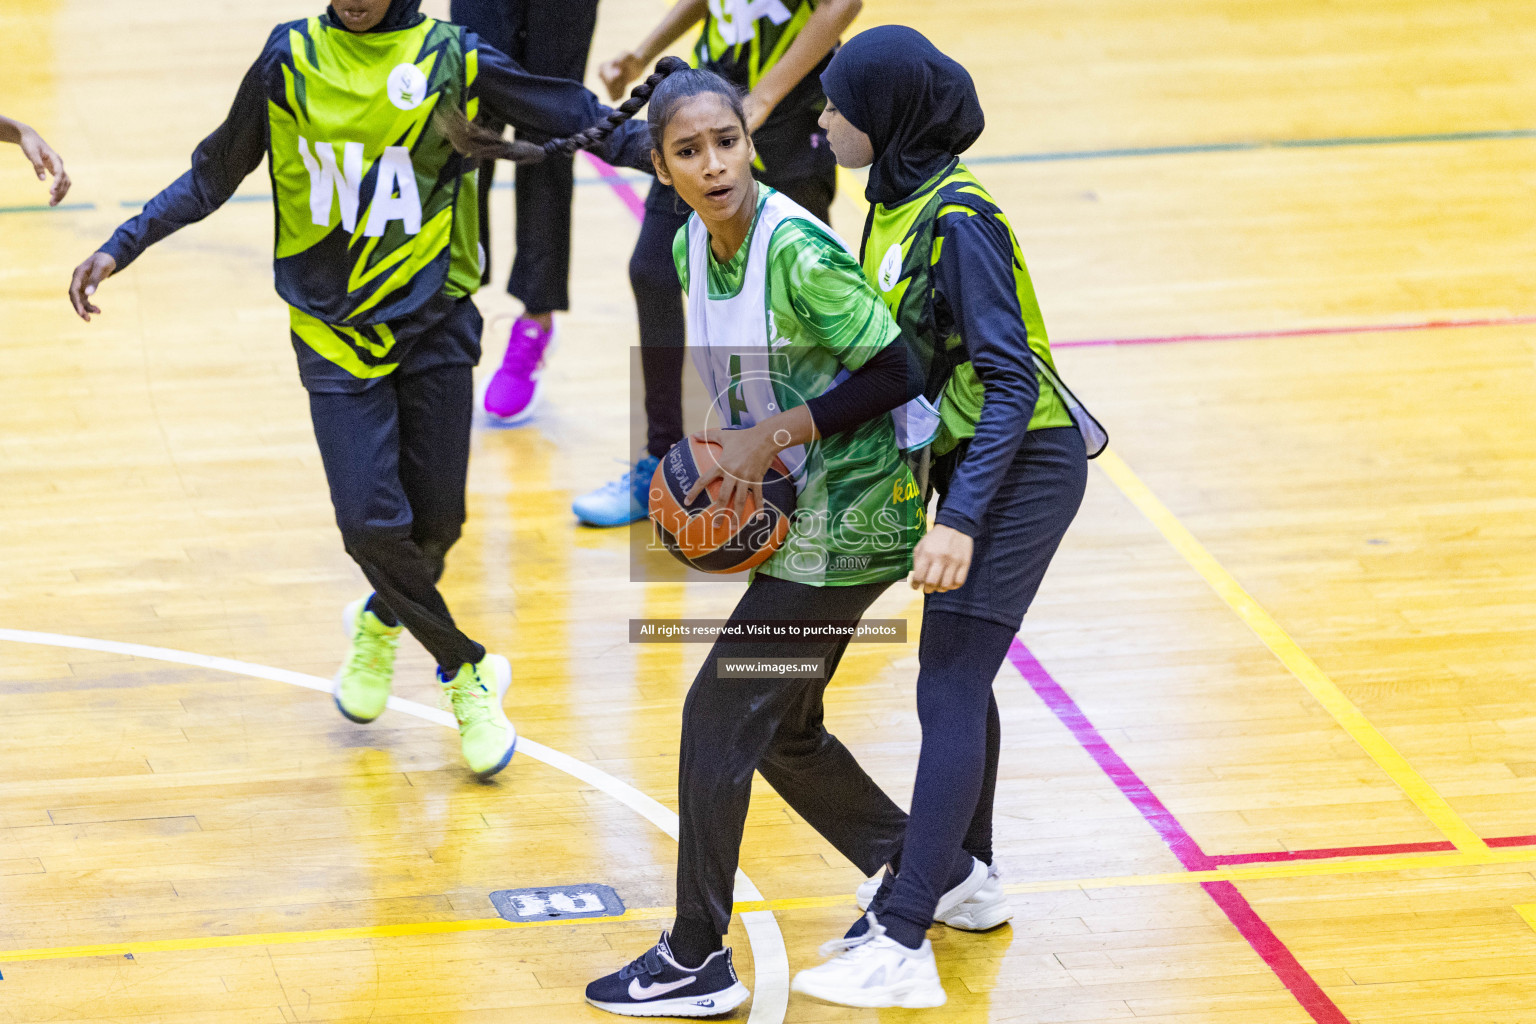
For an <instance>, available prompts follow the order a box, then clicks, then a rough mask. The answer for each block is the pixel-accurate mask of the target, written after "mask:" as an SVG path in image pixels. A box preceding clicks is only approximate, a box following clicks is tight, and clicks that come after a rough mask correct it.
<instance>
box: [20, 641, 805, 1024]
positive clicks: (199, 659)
mask: <svg viewBox="0 0 1536 1024" xmlns="http://www.w3.org/2000/svg"><path fill="white" fill-rule="evenodd" d="M0 640H8V641H10V642H11V643H17V644H36V645H38V646H42V647H66V648H70V649H73V650H78V651H101V652H103V653H106V654H124V655H127V656H129V657H131V658H144V659H146V660H149V661H169V662H174V663H176V664H178V665H192V666H195V667H197V668H206V669H212V670H213V671H215V672H229V673H231V674H233V675H237V676H249V677H251V678H253V679H269V680H271V681H272V682H275V683H288V684H289V685H291V686H301V687H303V688H304V689H306V690H316V691H318V692H320V693H324V694H327V695H329V694H330V692H331V680H329V679H321V678H320V677H319V676H311V675H305V674H304V673H302V672H290V671H289V670H288V669H283V668H270V667H268V666H266V665H257V664H255V663H253V662H249V661H236V660H234V659H233V658H216V657H213V656H212V655H208V654H193V653H191V652H190V651H176V650H172V649H171V648H169V647H148V646H146V645H144V644H125V643H119V642H118V641H116V640H96V639H93V638H91V637H86V636H68V635H66V634H63V633H34V632H31V631H30V630H24V629H0ZM389 707H391V708H393V709H394V710H396V711H400V712H403V713H404V714H407V715H413V716H415V717H416V718H420V719H423V720H424V721H428V722H435V723H436V724H438V725H444V726H447V727H448V728H450V729H457V728H458V723H457V722H456V721H455V720H454V717H453V715H451V714H449V713H448V712H447V711H444V710H442V709H441V708H433V707H428V706H427V705H425V704H418V703H417V702H416V701H413V700H405V699H404V698H401V697H391V698H389ZM517 749H518V751H519V752H520V753H524V754H527V755H528V756H529V757H531V758H533V759H534V760H535V761H542V762H543V763H544V764H547V765H549V766H550V767H551V768H553V769H555V770H556V771H561V772H564V773H565V774H567V775H570V776H572V777H573V778H576V779H580V780H581V781H582V782H585V783H586V784H587V785H589V786H593V787H595V788H596V789H599V790H602V791H603V792H604V793H606V794H608V795H609V796H611V797H613V798H614V799H615V800H617V801H618V802H619V803H621V804H623V805H624V806H625V807H628V808H629V809H630V810H632V811H634V812H635V813H637V814H639V815H640V816H641V817H643V818H645V819H646V820H647V821H649V822H650V823H651V824H653V825H655V826H656V827H657V828H659V829H661V830H662V831H663V832H665V833H666V834H667V835H669V836H671V837H672V839H673V840H674V841H675V840H676V839H677V815H676V814H674V813H673V812H672V811H670V810H668V809H667V808H666V807H665V806H663V805H662V804H661V803H659V802H657V801H656V800H653V799H651V798H650V797H648V796H646V795H645V794H644V793H642V792H640V791H639V790H638V789H636V788H635V787H634V786H631V785H630V784H629V783H627V782H623V781H621V780H619V779H616V778H614V777H613V776H612V775H609V774H608V773H607V772H605V771H603V770H602V769H601V768H594V767H592V766H591V765H589V764H587V763H586V762H585V761H578V760H577V759H576V758H574V757H572V756H571V755H569V754H562V753H561V752H560V751H558V750H552V749H551V748H549V747H546V746H545V745H544V744H542V743H536V742H534V741H533V740H530V739H528V738H527V737H525V736H521V735H519V736H518V740H517ZM762 898H763V894H762V893H761V892H759V891H758V888H757V886H755V885H753V884H752V880H751V879H750V878H748V877H747V876H746V873H745V872H743V871H741V870H740V869H738V870H737V872H736V900H737V901H738V902H746V901H757V900H761V899H762ZM741 923H742V926H743V927H744V928H745V929H746V932H747V944H748V945H749V946H751V948H752V963H753V965H754V968H755V971H754V973H755V975H756V977H755V978H754V981H753V993H752V1013H751V1015H750V1016H748V1017H747V1024H782V1022H783V1020H784V1015H785V1013H786V1012H787V1011H788V1009H789V956H788V953H787V952H786V951H785V949H784V935H783V933H782V932H780V931H779V922H778V920H777V919H776V918H775V917H774V916H773V911H771V910H751V911H748V912H746V913H744V914H742V915H741Z"/></svg>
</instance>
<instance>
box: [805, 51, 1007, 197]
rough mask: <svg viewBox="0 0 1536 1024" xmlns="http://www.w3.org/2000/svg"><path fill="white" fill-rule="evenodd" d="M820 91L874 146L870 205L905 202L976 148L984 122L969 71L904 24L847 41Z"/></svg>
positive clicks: (867, 193) (868, 192) (823, 78)
mask: <svg viewBox="0 0 1536 1024" xmlns="http://www.w3.org/2000/svg"><path fill="white" fill-rule="evenodd" d="M821 85H822V88H823V89H825V90H826V93H827V98H828V99H830V100H831V101H832V105H833V106H835V107H837V109H838V110H839V111H840V112H841V113H842V115H843V116H844V117H846V118H847V119H848V121H849V123H850V124H852V125H853V126H854V127H855V128H857V129H858V130H859V131H861V132H863V133H864V134H865V135H868V136H869V141H870V142H871V143H872V144H873V145H874V149H875V161H874V163H873V164H871V165H870V168H869V185H868V187H867V188H865V189H864V196H865V198H866V199H868V200H869V201H870V202H871V203H884V204H885V205H887V206H891V205H894V204H896V203H899V202H901V201H902V200H903V199H906V198H907V197H908V196H910V195H911V194H912V193H913V192H916V191H917V190H918V188H919V187H921V186H922V185H923V183H924V182H926V181H927V180H928V179H929V178H932V177H933V176H934V175H935V174H938V173H939V172H940V171H942V170H943V169H944V168H945V167H946V166H947V165H948V164H949V162H950V161H951V160H953V159H954V158H955V157H956V156H957V155H959V154H960V153H963V152H965V151H966V150H967V149H968V148H970V145H971V143H973V142H975V141H976V138H977V136H979V135H980V134H981V130H982V128H983V127H984V126H985V123H986V122H985V120H984V119H983V117H982V113H981V101H980V100H978V99H977V98H976V86H975V83H973V82H972V81H971V76H970V73H969V72H967V71H966V70H965V68H963V67H961V66H960V65H959V64H958V63H956V62H955V61H953V60H951V59H950V58H949V57H946V56H944V54H942V53H940V52H939V49H938V47H936V46H934V45H933V44H932V43H930V42H929V41H928V40H927V38H926V37H924V36H923V34H922V33H921V32H918V31H917V30H915V29H910V28H907V27H906V26H904V25H882V26H880V27H879V28H872V29H870V30H868V31H867V32H860V33H859V34H858V35H856V36H854V37H853V38H852V39H850V40H848V41H847V42H846V43H844V44H843V45H842V48H841V49H839V50H838V51H837V54H836V56H834V57H833V58H832V63H831V64H829V65H827V70H825V71H823V72H822V73H821Z"/></svg>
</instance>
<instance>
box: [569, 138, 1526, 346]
mask: <svg viewBox="0 0 1536 1024" xmlns="http://www.w3.org/2000/svg"><path fill="white" fill-rule="evenodd" d="M582 152H583V154H584V155H585V156H586V158H587V159H588V160H590V161H592V166H593V167H594V168H596V169H597V173H598V175H599V176H600V177H601V178H602V180H603V181H605V182H607V184H608V186H609V187H610V188H612V189H613V191H614V194H615V195H617V196H618V197H619V199H620V200H621V201H622V202H623V203H624V205H625V206H627V207H629V212H630V213H633V214H634V215H635V219H636V220H644V219H645V200H643V199H641V198H640V196H639V194H638V193H636V192H635V190H634V188H633V186H631V185H630V183H629V182H628V181H626V180H625V179H624V178H623V177H621V176H620V174H619V172H618V170H617V169H616V168H614V166H613V165H612V164H609V163H607V162H606V161H604V160H603V159H601V158H600V157H597V156H594V155H593V154H592V153H589V152H587V151H586V150H583V151H582ZM1519 324H1536V316H1508V317H1490V318H1486V319H1480V320H1420V321H1415V322H1411V323H1404V324H1356V325H1354V326H1350V327H1294V328H1286V329H1281V330H1273V331H1232V332H1228V333H1222V334H1165V335H1150V336H1148V337H1144V338H1087V339H1083V340H1079V341H1054V342H1052V343H1051V345H1052V347H1054V348H1110V347H1114V346H1118V345H1170V344H1173V343H1174V342H1180V341H1256V340H1259V339H1263V338H1316V337H1323V336H1325V335H1330V334H1384V333H1388V332H1393V331H1443V330H1450V329H1452V328H1457V327H1512V326H1516V325H1519Z"/></svg>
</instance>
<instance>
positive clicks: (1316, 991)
mask: <svg viewBox="0 0 1536 1024" xmlns="http://www.w3.org/2000/svg"><path fill="white" fill-rule="evenodd" d="M1008 660H1009V661H1011V662H1012V663H1013V667H1014V668H1016V669H1018V670H1019V674H1020V675H1021V676H1023V677H1024V681H1025V682H1027V683H1029V685H1030V687H1031V688H1032V689H1033V690H1034V691H1035V693H1036V694H1037V695H1038V696H1039V697H1040V699H1041V700H1042V701H1044V702H1045V706H1046V707H1048V708H1050V709H1051V713H1052V714H1054V715H1055V716H1056V717H1057V718H1058V719H1060V720H1061V724H1062V725H1065V726H1066V727H1067V729H1068V730H1070V731H1071V733H1072V735H1073V737H1074V738H1075V739H1076V740H1077V742H1078V743H1079V744H1081V745H1082V747H1083V749H1084V750H1085V751H1087V752H1088V755H1089V756H1090V757H1092V758H1093V760H1094V761H1095V763H1097V764H1098V766H1099V767H1100V768H1101V769H1103V771H1104V774H1106V775H1108V776H1109V778H1110V781H1112V782H1113V783H1114V784H1115V786H1116V787H1117V788H1119V790H1120V792H1121V793H1123V794H1124V795H1125V798H1126V799H1127V800H1129V801H1130V802H1131V805H1132V806H1134V807H1135V808H1136V809H1137V810H1138V811H1140V812H1141V816H1142V817H1143V818H1145V819H1146V820H1147V824H1149V825H1151V826H1152V828H1153V829H1155V830H1156V831H1157V834H1158V835H1159V836H1161V837H1162V840H1163V842H1165V843H1166V844H1167V845H1168V848H1169V849H1170V850H1172V851H1173V855H1174V856H1175V857H1177V858H1179V863H1181V864H1183V865H1184V868H1185V869H1186V870H1188V871H1208V870H1210V869H1212V868H1214V867H1216V866H1217V862H1216V859H1215V858H1213V857H1211V856H1210V855H1209V854H1207V853H1206V852H1205V851H1203V850H1201V849H1200V845H1199V844H1198V843H1196V842H1195V838H1194V836H1192V835H1190V834H1189V832H1188V831H1186V830H1185V828H1184V826H1183V825H1181V824H1179V820H1178V819H1177V818H1175V817H1174V816H1173V813H1172V812H1170V811H1169V810H1168V808H1167V807H1165V806H1163V802H1162V801H1161V800H1159V799H1158V798H1157V794H1155V793H1153V792H1152V789H1151V787H1149V786H1148V785H1147V784H1146V783H1145V782H1143V781H1142V780H1141V777H1140V776H1138V775H1137V774H1136V773H1135V772H1134V771H1132V770H1131V766H1130V765H1128V764H1126V763H1125V760H1124V759H1123V758H1121V756H1120V755H1119V754H1117V753H1115V750H1114V748H1113V747H1111V746H1110V745H1109V741H1108V740H1106V739H1105V738H1104V736H1103V734H1102V733H1100V732H1099V730H1098V729H1096V728H1095V727H1094V725H1093V723H1092V722H1090V721H1088V716H1087V715H1085V714H1083V710H1082V708H1080V707H1078V706H1077V702H1076V701H1074V700H1073V699H1072V697H1071V696H1070V695H1069V694H1068V693H1067V691H1066V690H1064V689H1062V688H1061V685H1060V684H1059V683H1057V682H1056V680H1055V679H1053V678H1051V674H1050V673H1049V672H1047V671H1046V670H1045V667H1044V666H1043V665H1041V664H1040V662H1038V661H1037V660H1035V656H1034V655H1033V654H1031V653H1030V652H1029V648H1027V647H1025V646H1024V643H1023V641H1021V640H1019V639H1018V638H1017V637H1015V638H1014V641H1013V645H1012V646H1011V647H1010V648H1009V649H1008ZM1200 887H1201V888H1202V889H1204V890H1205V891H1206V894H1207V895H1209V896H1210V897H1211V899H1212V900H1214V901H1215V902H1216V905H1217V906H1218V907H1220V908H1221V911H1222V913H1224V914H1226V915H1227V920H1229V921H1231V922H1232V925H1233V927H1235V928H1236V929H1237V931H1238V933H1239V934H1240V935H1242V937H1243V938H1245V939H1247V940H1248V944H1249V945H1250V946H1252V947H1253V951H1254V952H1255V953H1257V954H1259V957H1260V959H1262V960H1263V961H1264V963H1265V964H1266V965H1268V967H1269V969H1270V970H1271V971H1273V972H1274V973H1275V977H1277V978H1279V979H1280V982H1281V984H1283V985H1284V986H1285V987H1286V988H1287V989H1289V990H1290V992H1291V995H1293V996H1295V997H1296V1001H1297V1002H1298V1003H1300V1004H1301V1006H1302V1009H1304V1010H1306V1011H1307V1013H1308V1014H1309V1015H1310V1016H1311V1017H1312V1019H1313V1020H1314V1021H1316V1022H1317V1024H1349V1019H1348V1018H1347V1017H1345V1016H1344V1014H1343V1012H1342V1011H1341V1010H1340V1009H1339V1008H1338V1007H1337V1006H1336V1005H1334V1002H1333V1000H1332V999H1330V998H1328V994H1327V993H1326V992H1324V991H1323V989H1322V986H1320V985H1318V983H1317V982H1316V981H1315V980H1314V979H1313V978H1312V975H1310V974H1308V973H1307V969H1306V968H1305V967H1303V966H1301V962H1300V961H1299V960H1297V959H1296V957H1295V955H1294V954H1292V953H1291V951H1290V949H1289V948H1287V947H1286V945H1285V943H1284V942H1282V941H1280V937H1279V936H1277V935H1276V934H1275V933H1274V932H1273V931H1272V930H1271V929H1270V927H1269V925H1267V924H1265V923H1264V920H1263V918H1261V917H1259V915H1258V912H1257V911H1255V910H1254V909H1253V906H1252V905H1251V904H1250V903H1249V902H1248V900H1247V898H1246V897H1244V896H1243V894H1242V893H1241V892H1239V891H1238V889H1237V886H1235V885H1233V884H1232V883H1231V882H1202V883H1201V885H1200Z"/></svg>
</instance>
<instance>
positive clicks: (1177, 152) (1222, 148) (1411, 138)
mask: <svg viewBox="0 0 1536 1024" xmlns="http://www.w3.org/2000/svg"><path fill="white" fill-rule="evenodd" d="M1510 139H1536V128H1511V129H1504V130H1496V131H1476V132H1428V133H1423V134H1417V135H1344V136H1339V137H1337V138H1330V139H1274V140H1270V141H1265V142H1205V143H1198V144H1194V145H1188V146H1130V147H1124V148H1119V149H1067V150H1057V151H1047V152H1041V153H1012V154H1002V155H998V156H973V157H968V158H967V159H966V161H965V162H966V163H967V164H968V165H971V166H980V165H982V164H1044V163H1063V162H1066V161H1072V160H1120V159H1126V158H1132V157H1146V156H1185V155H1190V154H1199V153H1252V152H1256V151H1259V150H1266V149H1342V148H1344V147H1347V146H1410V145H1414V144H1423V143H1435V142H1495V141H1500V140H1510ZM649 177H650V176H649V175H646V174H642V173H641V172H639V171H635V172H633V173H632V174H628V175H625V178H626V179H628V178H633V180H635V181H644V180H647V179H649ZM607 183H608V179H607V178H603V177H598V176H595V175H586V176H582V177H578V178H577V179H576V184H578V185H603V184H607ZM493 187H494V188H495V189H497V190H503V189H507V190H512V189H515V188H516V184H515V183H514V182H510V181H498V182H497V183H496V184H495V185H494V186H493ZM229 201H230V202H231V203H270V202H271V201H272V197H271V196H270V195H240V196H233V197H232V198H231V199H230V200H229ZM145 202H147V200H131V199H124V200H123V201H122V202H120V203H118V205H119V206H121V207H123V208H124V209H136V208H139V207H142V206H143V205H144V203H145ZM94 209H96V204H95V203H64V204H62V205H60V206H51V207H50V206H0V214H5V213H40V212H48V211H53V210H94Z"/></svg>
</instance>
